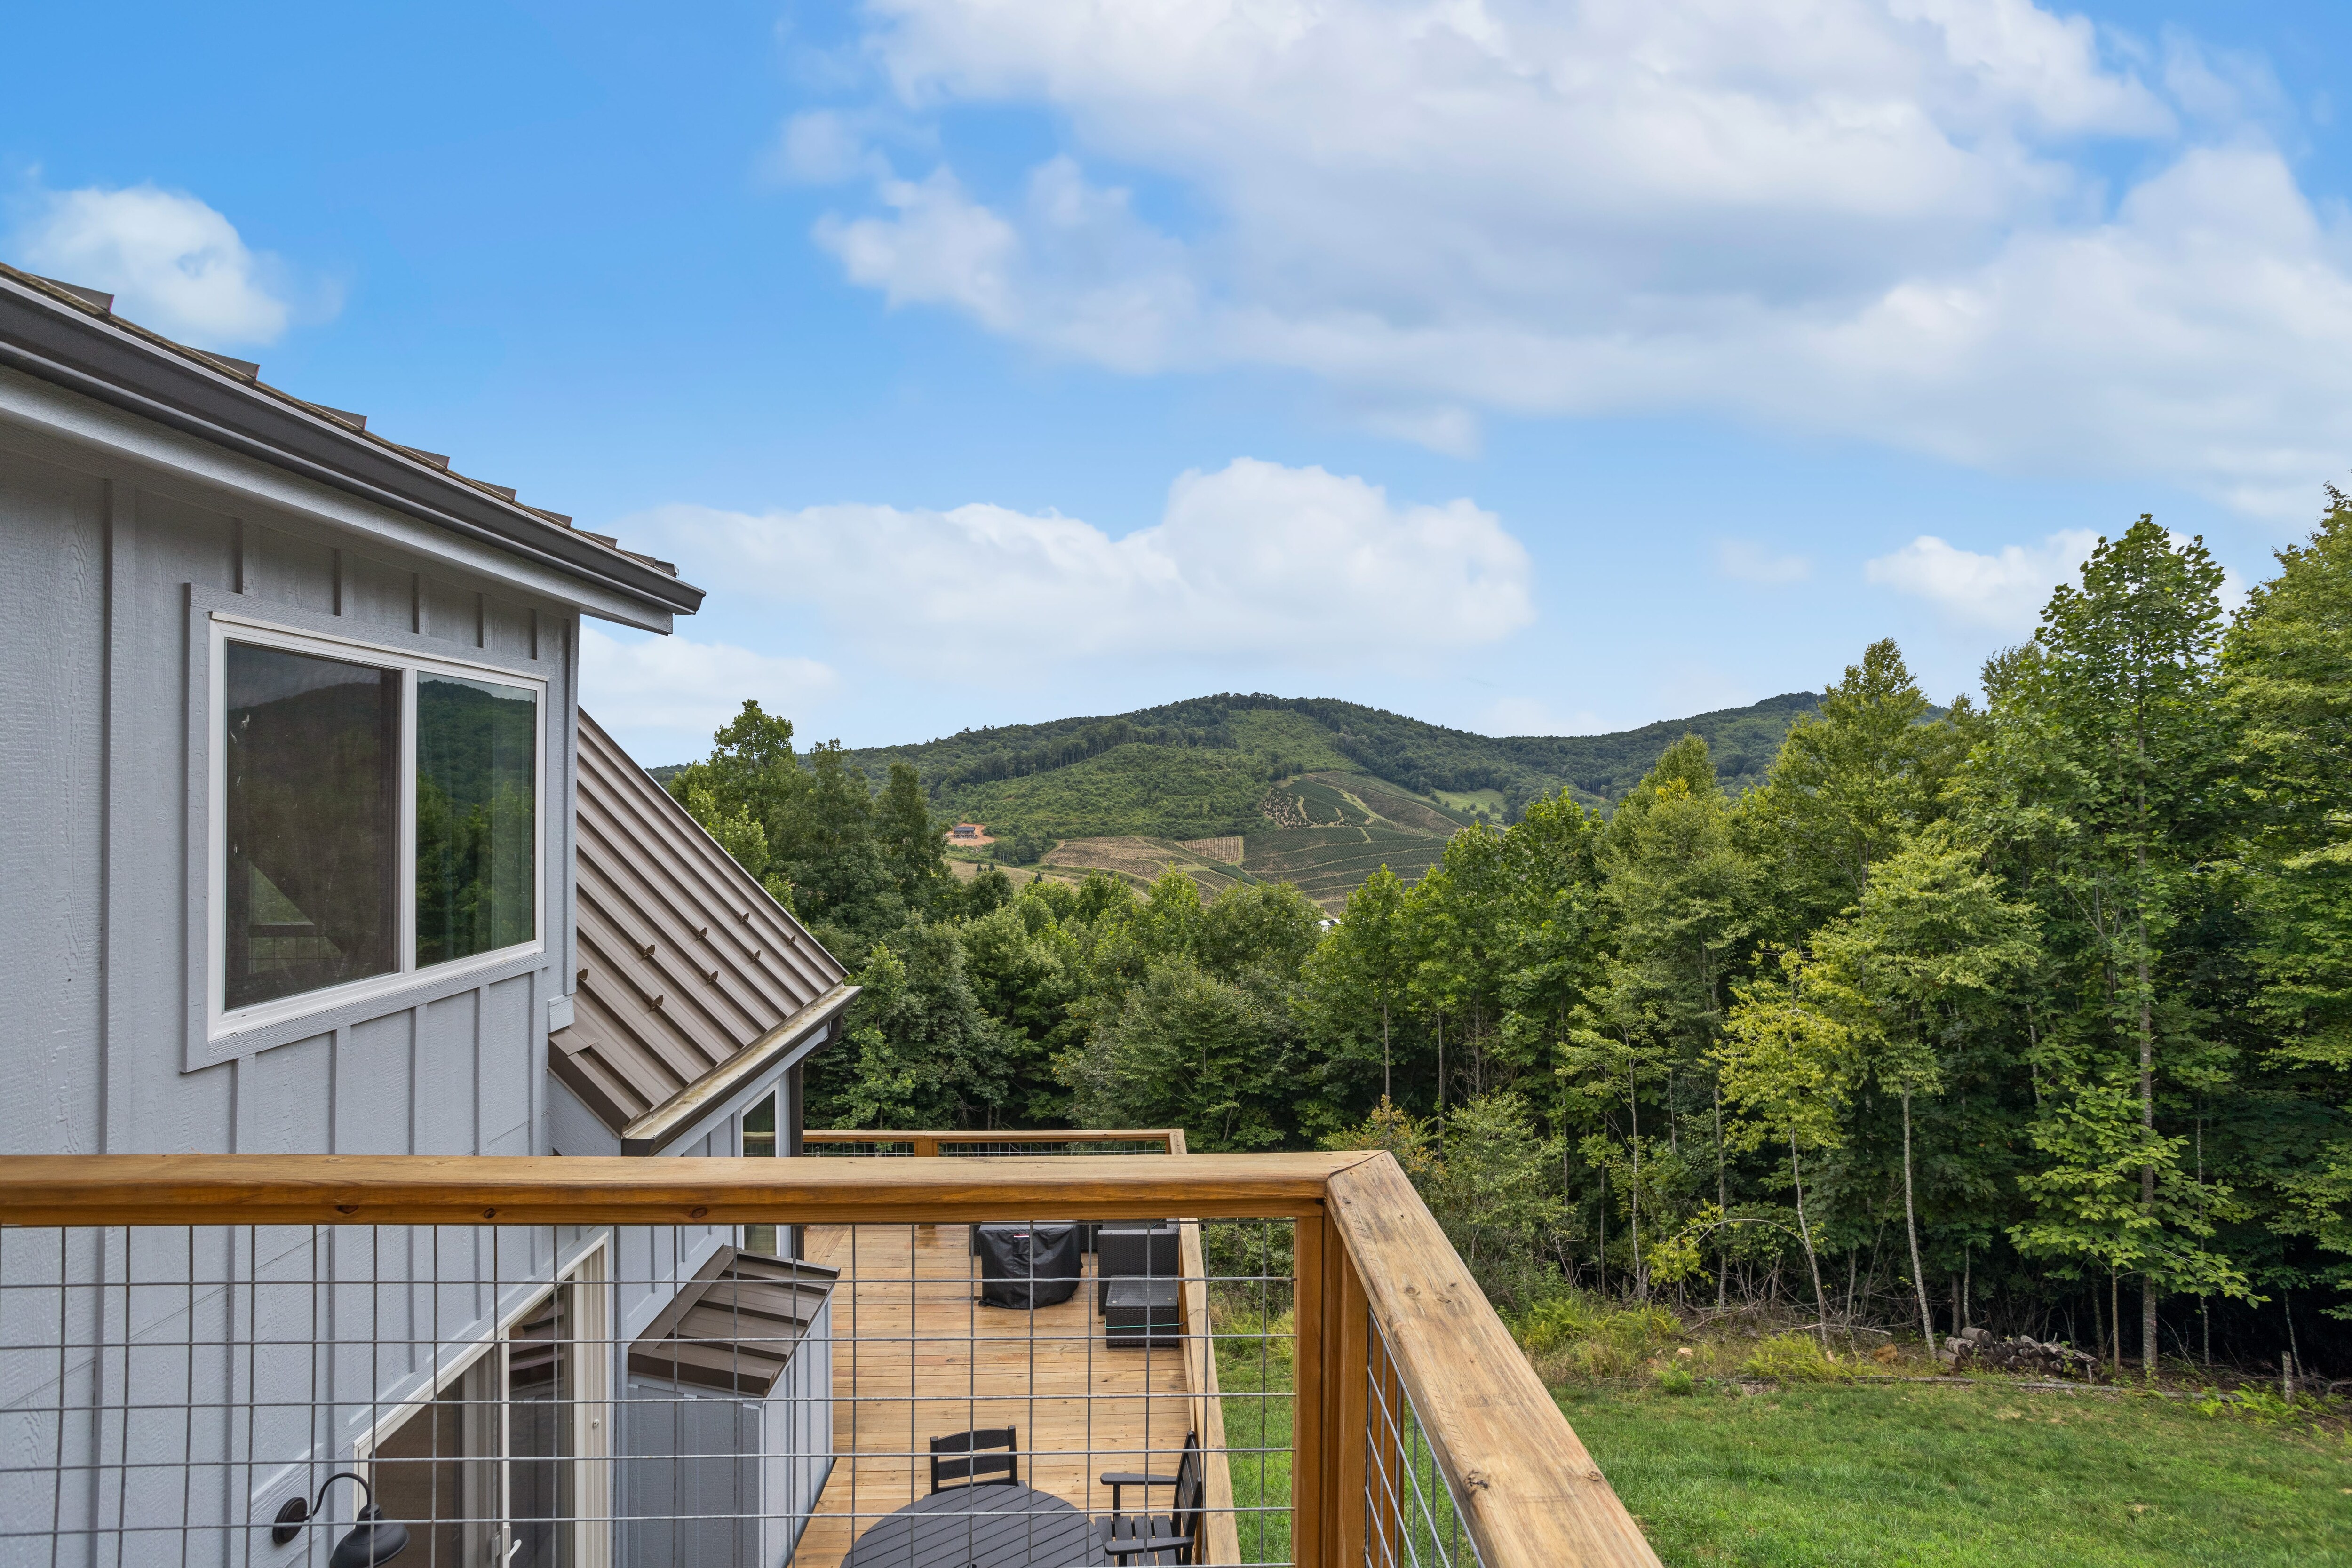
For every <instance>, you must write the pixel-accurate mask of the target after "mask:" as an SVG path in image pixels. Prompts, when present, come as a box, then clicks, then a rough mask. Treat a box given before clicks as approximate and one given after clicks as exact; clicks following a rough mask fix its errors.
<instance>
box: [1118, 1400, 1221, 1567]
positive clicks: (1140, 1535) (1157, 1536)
mask: <svg viewBox="0 0 2352 1568" xmlns="http://www.w3.org/2000/svg"><path fill="white" fill-rule="evenodd" d="M1102 1484H1103V1485H1105V1486H1107V1487H1108V1488H1109V1489H1110V1507H1111V1513H1110V1517H1109V1518H1108V1519H1104V1520H1098V1521H1096V1524H1095V1541H1096V1544H1097V1545H1098V1546H1099V1547H1101V1549H1102V1552H1103V1555H1105V1556H1106V1557H1108V1558H1109V1559H1110V1561H1111V1562H1112V1563H1116V1564H1119V1565H1120V1568H1126V1565H1128V1564H1130V1563H1139V1562H1140V1563H1191V1562H1192V1561H1193V1560H1194V1552H1195V1550H1196V1549H1197V1547H1198V1544H1199V1542H1200V1539H1201V1513H1202V1498H1203V1496H1204V1494H1205V1493H1206V1491H1207V1484H1206V1481H1205V1479H1204V1477H1203V1475H1202V1468H1201V1436H1200V1434H1199V1433H1197V1432H1187V1433H1185V1434H1184V1458H1182V1459H1181V1461H1180V1462H1179V1463H1178V1464H1177V1466H1176V1473H1175V1474H1174V1475H1172V1476H1150V1475H1141V1474H1136V1473H1133V1472H1129V1471H1120V1470H1112V1471H1108V1472H1106V1473H1105V1474H1104V1476H1103V1478H1102ZM1129 1487H1140V1488H1142V1489H1144V1508H1145V1511H1144V1512H1142V1513H1129V1512H1127V1511H1126V1506H1125V1505H1126V1492H1127V1489H1128V1488H1129ZM1153 1487H1172V1488H1173V1489H1174V1490H1173V1492H1171V1495H1170V1497H1169V1500H1168V1511H1167V1512H1166V1513H1152V1512H1150V1506H1151V1504H1150V1498H1151V1492H1150V1489H1151V1488H1153Z"/></svg>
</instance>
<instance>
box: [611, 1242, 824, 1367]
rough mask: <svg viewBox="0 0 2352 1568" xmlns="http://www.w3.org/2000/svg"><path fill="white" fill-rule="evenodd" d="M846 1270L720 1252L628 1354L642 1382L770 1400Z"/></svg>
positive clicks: (723, 1249) (732, 1251) (734, 1249)
mask: <svg viewBox="0 0 2352 1568" xmlns="http://www.w3.org/2000/svg"><path fill="white" fill-rule="evenodd" d="M840 1278H841V1270H840V1269H838V1268H826V1267H825V1266H824V1265H823V1264H821V1263H793V1262H788V1261H786V1260H785V1259H783V1258H767V1257H763V1256H761V1254H759V1253H756V1252H744V1251H742V1250H740V1248H737V1247H720V1248H719V1250H718V1251H717V1252H715V1253H713V1254H711V1256H710V1261H709V1262H708V1263H705V1264H704V1265H703V1266H702V1268H700V1269H699V1270H698V1271H697V1273H696V1274H695V1277H694V1279H693V1280H692V1281H691V1282H690V1283H689V1284H688V1286H687V1287H686V1288H685V1289H682V1290H680V1291H679V1292H678V1293H677V1296H676V1297H674V1298H672V1300H671V1301H670V1303H669V1305H668V1306H667V1307H665V1308H663V1309H662V1313H661V1316H659V1317H657V1318H656V1319H655V1320H654V1321H652V1322H651V1323H649V1324H647V1325H646V1331H645V1332H644V1333H642V1334H640V1335H638V1336H637V1340H636V1342H635V1344H633V1345H631V1346H630V1347H629V1370H630V1371H631V1372H632V1373H635V1374H637V1375H638V1376H640V1377H659V1378H666V1379H667V1380H668V1381H669V1382H672V1383H690V1384H699V1385H701V1386H703V1387H705V1388H716V1389H722V1390H724V1391H726V1392H727V1393H730V1394H744V1395H748V1396H749V1397H751V1398H753V1399H764V1398H766V1397H767V1396H768V1391H769V1390H770V1389H772V1388H773V1387H775V1385H776V1380H777V1379H778V1378H779V1377H781V1376H782V1375H783V1371H784V1366H785V1364H786V1363H789V1362H790V1361H791V1360H792V1358H793V1352H794V1351H796V1350H798V1349H799V1348H800V1342H801V1339H802V1337H803V1335H805V1334H806V1333H807V1331H808V1327H809V1325H810V1324H811V1323H813V1322H814V1321H816V1315H817V1313H818V1312H819V1311H821V1310H824V1302H825V1298H826V1297H827V1296H829V1295H831V1294H832V1292H833V1287H834V1283H835V1281H836V1280H838V1279H840Z"/></svg>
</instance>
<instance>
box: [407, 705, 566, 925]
mask: <svg viewBox="0 0 2352 1568" xmlns="http://www.w3.org/2000/svg"><path fill="white" fill-rule="evenodd" d="M538 790H539V700H538V696H537V694H536V693H535V692H533V691H532V690H530V689H529V688H527V687H520V686H507V685H503V684H500V683H499V682H495V681H488V680H467V679H462V678H460V677H457V676H454V675H438V674H432V673H424V674H420V675H419V676H418V677H417V679H416V963H417V967H418V968H420V969H421V968H423V967H424V966H425V965H426V964H430V963H447V962H448V961H449V960H451V959H456V958H468V957H471V956H472V955H474V954H475V953H478V952H495V951H497V950H498V949H499V948H502V947H512V946H514V945H515V944H516V943H518V942H529V941H530V939H531V938H532V937H533V936H534V935H536V934H537V922H538V911H537V910H536V909H535V908H534V907H533V900H532V889H533V879H532V866H533V859H534V856H535V854H536V852H537V839H536V837H535V835H536V832H537V826H538V825H537V821H536V818H537V816H538Z"/></svg>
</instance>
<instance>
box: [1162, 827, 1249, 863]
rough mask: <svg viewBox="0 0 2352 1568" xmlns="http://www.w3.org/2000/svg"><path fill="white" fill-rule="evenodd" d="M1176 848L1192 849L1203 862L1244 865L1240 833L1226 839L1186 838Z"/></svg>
mask: <svg viewBox="0 0 2352 1568" xmlns="http://www.w3.org/2000/svg"><path fill="white" fill-rule="evenodd" d="M1176 847H1177V848H1179V849H1190V850H1191V851H1192V853H1193V854H1195V855H1198V856H1199V857H1201V858H1202V859H1203V860H1216V861H1220V862H1222V863H1223V864H1224V865H1227V866H1238V865H1240V864H1241V863H1242V836H1241V835H1240V834H1238V833H1236V834H1234V835H1232V836H1231V837H1225V838H1186V839H1183V840H1181V841H1180V842H1179V843H1178V844H1177V846H1176Z"/></svg>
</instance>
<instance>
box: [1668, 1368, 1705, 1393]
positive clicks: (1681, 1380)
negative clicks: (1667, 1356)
mask: <svg viewBox="0 0 2352 1568" xmlns="http://www.w3.org/2000/svg"><path fill="white" fill-rule="evenodd" d="M1658 1386H1659V1388H1661V1389H1663V1390H1664V1392H1666V1393H1668V1394H1677V1395H1679V1394H1691V1393H1695V1392H1696V1390H1697V1388H1698V1384H1697V1383H1696V1382H1695V1381H1694V1380H1693V1379H1692V1377H1691V1374H1690V1373H1687V1372H1685V1371H1684V1370H1683V1369H1682V1368H1681V1367H1678V1366H1670V1367H1668V1368H1666V1370H1665V1371H1664V1372H1662V1373H1658Z"/></svg>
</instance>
